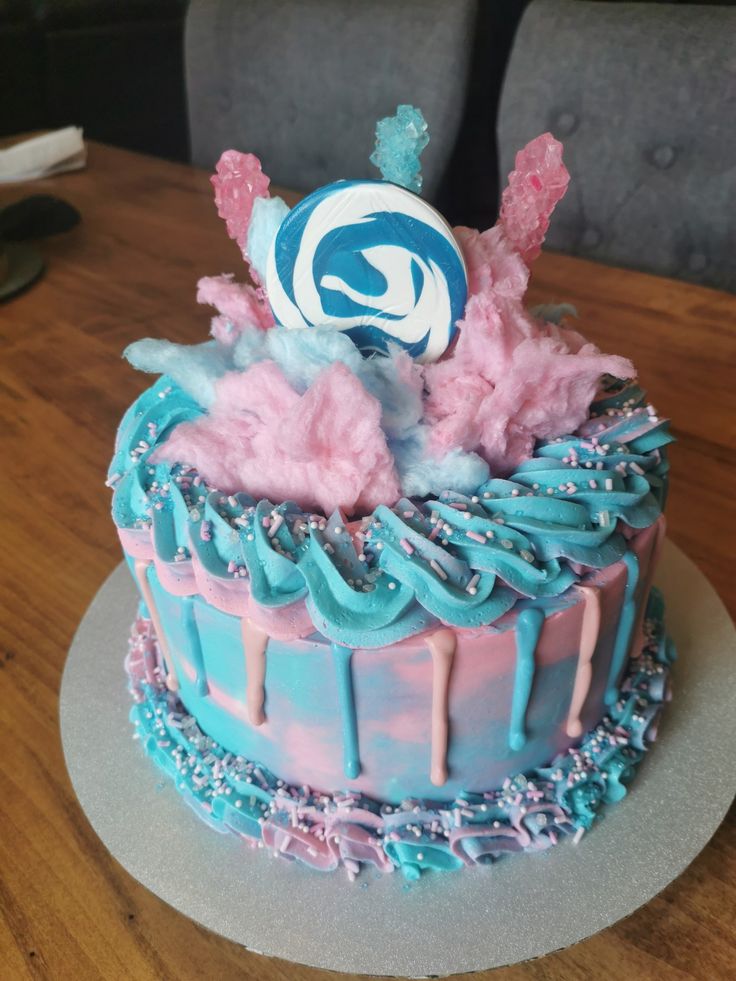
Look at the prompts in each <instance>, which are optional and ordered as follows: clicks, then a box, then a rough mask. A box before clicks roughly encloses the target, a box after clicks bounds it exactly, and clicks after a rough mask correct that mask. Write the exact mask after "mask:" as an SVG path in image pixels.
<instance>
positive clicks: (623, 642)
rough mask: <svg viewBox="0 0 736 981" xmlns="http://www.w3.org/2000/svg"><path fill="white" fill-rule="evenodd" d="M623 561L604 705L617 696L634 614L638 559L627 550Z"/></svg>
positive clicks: (610, 702)
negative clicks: (623, 582)
mask: <svg viewBox="0 0 736 981" xmlns="http://www.w3.org/2000/svg"><path fill="white" fill-rule="evenodd" d="M623 561H624V563H625V565H626V586H625V592H624V602H623V604H622V606H621V614H620V616H619V620H618V626H617V628H616V640H615V642H614V647H613V655H612V657H611V667H610V669H609V672H608V684H607V686H606V696H605V702H606V705H613V703H614V702H615V701H616V698H617V697H618V688H617V687H616V683H617V681H618V678H619V675H620V674H621V671H622V670H623V666H624V661H625V659H626V654H627V652H628V649H629V645H630V643H631V631H632V628H633V626H634V616H635V614H636V586H637V583H638V581H639V560H638V559H637V557H636V555H635V554H634V553H633V552H627V553H626V554H625V555H624V557H623Z"/></svg>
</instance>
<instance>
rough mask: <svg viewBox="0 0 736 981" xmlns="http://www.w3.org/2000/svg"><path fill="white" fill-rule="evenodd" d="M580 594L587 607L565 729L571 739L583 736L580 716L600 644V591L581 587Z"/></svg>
mask: <svg viewBox="0 0 736 981" xmlns="http://www.w3.org/2000/svg"><path fill="white" fill-rule="evenodd" d="M578 592H579V593H580V594H581V595H582V597H583V601H584V604H585V605H584V607H583V623H582V627H581V629H580V655H579V657H578V667H577V672H576V673H575V684H574V686H573V690H572V700H571V702H570V712H569V714H568V716H567V727H566V729H565V731H566V733H567V735H568V736H570V738H571V739H575V738H577V737H578V736H581V735H582V734H583V725H582V722H581V721H580V714H581V712H582V710H583V706H584V705H585V699H586V698H587V697H588V692H589V691H590V683H591V681H592V680H593V665H592V663H591V662H592V660H593V654H594V653H595V648H596V644H597V643H598V634H599V632H600V627H601V600H600V592H599V590H598V589H596V588H595V587H593V586H579V587H578Z"/></svg>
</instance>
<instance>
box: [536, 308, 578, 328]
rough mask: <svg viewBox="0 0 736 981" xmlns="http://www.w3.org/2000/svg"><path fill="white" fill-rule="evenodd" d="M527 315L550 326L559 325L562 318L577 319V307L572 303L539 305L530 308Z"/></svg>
mask: <svg viewBox="0 0 736 981" xmlns="http://www.w3.org/2000/svg"><path fill="white" fill-rule="evenodd" d="M529 313H530V314H531V315H532V316H533V317H537V318H538V319H539V320H544V321H546V322H547V323H550V324H559V323H560V321H561V320H562V318H563V317H577V315H578V311H577V307H574V306H573V305H572V303H540V304H539V305H538V306H536V307H532V308H531V310H530V311H529Z"/></svg>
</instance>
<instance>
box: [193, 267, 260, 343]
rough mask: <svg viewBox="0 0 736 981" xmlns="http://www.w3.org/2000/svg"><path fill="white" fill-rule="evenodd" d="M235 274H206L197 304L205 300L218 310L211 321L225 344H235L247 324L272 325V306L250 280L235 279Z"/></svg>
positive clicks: (217, 335)
mask: <svg viewBox="0 0 736 981" xmlns="http://www.w3.org/2000/svg"><path fill="white" fill-rule="evenodd" d="M233 278H234V277H233V275H232V273H229V274H225V275H222V276H203V277H202V279H200V280H199V282H198V283H197V303H206V304H208V305H209V306H211V307H215V309H216V310H217V311H218V312H219V314H220V316H219V317H214V318H213V320H212V335H213V337H215V338H216V339H217V340H218V341H220V342H221V343H222V344H228V345H229V344H233V343H234V342H235V340H236V339H237V337H238V335H239V334H240V333H241V331H243V330H245V329H246V328H248V327H260V328H261V329H262V330H267V329H268V328H269V327H273V325H274V319H273V314H272V313H271V308H270V306H269V305H268V303H267V302H266V301H265V300H264V299H263V297H262V296H261V295H260V290H256V289H255V288H254V287H253V286H250V285H249V284H248V283H235V282H233Z"/></svg>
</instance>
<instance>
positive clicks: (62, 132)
mask: <svg viewBox="0 0 736 981" xmlns="http://www.w3.org/2000/svg"><path fill="white" fill-rule="evenodd" d="M86 162H87V149H86V147H85V145H84V140H83V139H82V130H81V129H80V128H79V127H78V126H66V127H64V129H57V130H54V131H53V132H52V133H44V134H43V135H42V136H34V137H32V138H31V139H30V140H23V141H22V142H21V143H16V144H15V145H14V146H11V147H8V149H7V150H0V184H3V183H5V184H7V183H10V182H11V181H33V180H38V178H40V177H50V176H51V175H52V174H60V173H62V172H63V171H65V170H81V168H82V167H84V165H85V164H86Z"/></svg>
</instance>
